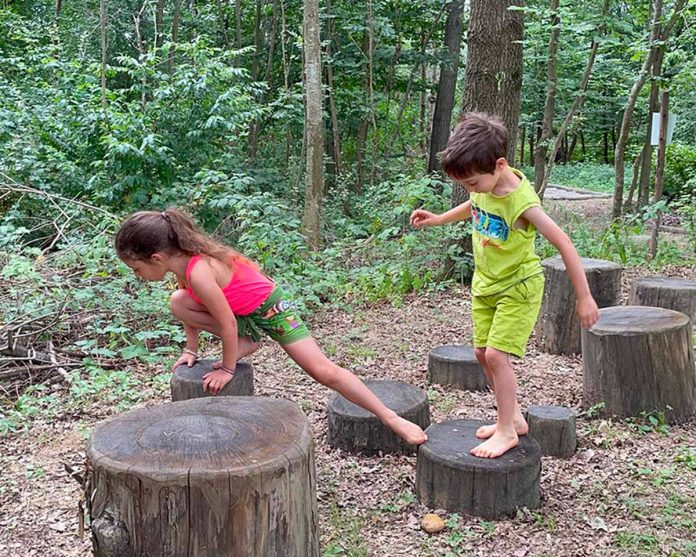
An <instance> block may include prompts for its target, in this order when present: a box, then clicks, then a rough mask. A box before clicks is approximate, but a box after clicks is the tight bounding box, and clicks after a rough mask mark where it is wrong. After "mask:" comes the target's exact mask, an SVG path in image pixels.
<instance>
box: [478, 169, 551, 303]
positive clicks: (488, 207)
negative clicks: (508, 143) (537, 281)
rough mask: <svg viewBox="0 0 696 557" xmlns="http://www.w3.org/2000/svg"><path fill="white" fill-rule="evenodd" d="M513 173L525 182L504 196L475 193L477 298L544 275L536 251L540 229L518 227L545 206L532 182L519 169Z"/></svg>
mask: <svg viewBox="0 0 696 557" xmlns="http://www.w3.org/2000/svg"><path fill="white" fill-rule="evenodd" d="M512 171H513V172H514V173H515V174H516V175H517V176H519V177H520V178H521V179H522V181H521V182H520V184H519V186H517V188H516V189H514V190H513V191H511V192H510V193H508V194H506V195H503V196H496V195H493V194H491V193H472V194H471V196H470V198H471V223H472V229H473V232H472V243H473V247H474V264H475V269H474V278H473V280H472V283H471V290H472V292H473V294H474V296H490V295H491V294H497V293H498V292H502V291H503V290H506V289H508V288H509V287H510V286H512V285H513V284H515V283H518V282H520V281H522V280H524V279H526V278H529V277H531V276H533V275H537V274H539V273H541V272H542V268H541V262H540V259H539V256H538V255H537V254H536V253H535V252H534V236H535V233H536V228H534V226H533V225H532V224H529V225H528V226H527V227H526V228H525V229H519V228H515V227H514V224H515V222H517V219H519V218H520V216H521V215H522V213H523V212H524V211H526V210H527V209H529V208H530V207H536V206H540V205H541V201H540V200H539V196H538V195H537V194H536V192H535V191H534V188H533V187H532V185H531V184H530V183H529V180H527V178H526V177H525V176H524V174H522V173H521V172H520V171H519V170H515V169H514V168H513V169H512Z"/></svg>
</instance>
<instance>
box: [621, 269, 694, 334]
mask: <svg viewBox="0 0 696 557" xmlns="http://www.w3.org/2000/svg"><path fill="white" fill-rule="evenodd" d="M628 303H629V304H630V305H632V306H655V307H661V308H666V309H673V310H674V311H681V312H682V313H684V314H686V315H688V316H689V319H691V323H692V325H693V324H694V323H696V281H693V280H684V279H676V278H664V277H646V278H639V279H636V280H634V281H633V285H632V288H631V295H630V297H629V301H628Z"/></svg>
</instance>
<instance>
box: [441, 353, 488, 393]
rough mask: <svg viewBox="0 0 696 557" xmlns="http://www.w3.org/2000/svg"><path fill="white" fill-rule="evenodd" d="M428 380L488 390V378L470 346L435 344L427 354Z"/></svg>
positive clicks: (460, 387)
mask: <svg viewBox="0 0 696 557" xmlns="http://www.w3.org/2000/svg"><path fill="white" fill-rule="evenodd" d="M428 381H429V382H430V383H438V384H440V385H452V386H454V387H457V388H458V389H463V390H465V391H485V390H488V379H487V378H486V373H485V372H484V371H483V368H482V367H481V364H480V363H479V361H478V360H477V359H476V356H475V355H474V348H473V347H471V346H458V345H447V346H437V347H435V348H433V349H432V350H431V351H430V354H429V355H428Z"/></svg>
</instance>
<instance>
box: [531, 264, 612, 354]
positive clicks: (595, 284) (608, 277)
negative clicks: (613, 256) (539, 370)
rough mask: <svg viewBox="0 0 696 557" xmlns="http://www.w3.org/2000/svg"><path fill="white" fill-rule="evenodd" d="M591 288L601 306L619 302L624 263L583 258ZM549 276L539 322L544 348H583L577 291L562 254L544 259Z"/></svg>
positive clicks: (558, 350)
mask: <svg viewBox="0 0 696 557" xmlns="http://www.w3.org/2000/svg"><path fill="white" fill-rule="evenodd" d="M581 261H582V266H583V268H584V270H585V276H586V277H587V282H588V284H589V286H590V292H591V293H592V296H593V297H594V299H595V301H596V302H597V305H598V306H599V307H600V308H603V307H609V306H614V305H616V304H618V303H619V295H620V292H621V267H620V266H619V265H617V264H615V263H612V262H611V261H604V260H601V259H587V258H582V259H581ZM541 266H542V267H543V269H544V277H545V279H546V282H545V285H544V296H543V298H542V301H541V310H540V312H539V319H538V320H537V325H536V334H537V340H538V342H539V345H540V347H541V349H542V350H543V351H544V352H547V353H549V354H578V353H579V352H580V321H579V319H578V316H577V313H576V311H575V303H576V301H577V299H576V297H575V291H574V290H573V283H572V282H571V281H570V278H569V277H568V272H567V271H566V267H565V263H563V259H561V256H560V255H559V256H556V257H551V258H549V259H545V260H544V261H542V262H541Z"/></svg>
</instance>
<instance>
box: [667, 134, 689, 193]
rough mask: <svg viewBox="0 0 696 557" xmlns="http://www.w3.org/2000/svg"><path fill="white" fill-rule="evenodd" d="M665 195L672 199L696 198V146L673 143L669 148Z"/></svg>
mask: <svg viewBox="0 0 696 557" xmlns="http://www.w3.org/2000/svg"><path fill="white" fill-rule="evenodd" d="M663 193H664V195H665V196H666V197H668V198H670V199H674V198H682V199H683V198H690V199H692V200H693V199H694V198H696V146H694V145H685V144H683V143H672V144H670V145H669V146H668V147H667V152H666V154H665V183H664V186H663Z"/></svg>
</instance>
